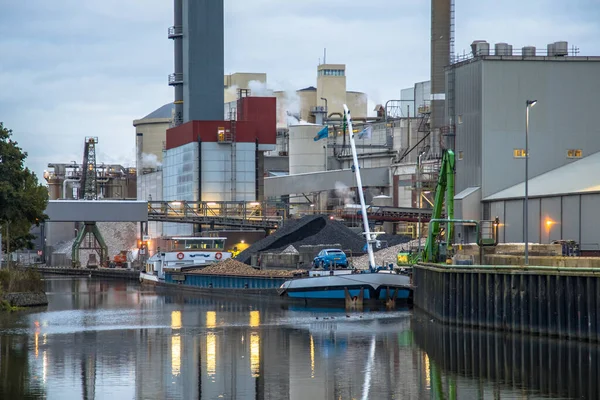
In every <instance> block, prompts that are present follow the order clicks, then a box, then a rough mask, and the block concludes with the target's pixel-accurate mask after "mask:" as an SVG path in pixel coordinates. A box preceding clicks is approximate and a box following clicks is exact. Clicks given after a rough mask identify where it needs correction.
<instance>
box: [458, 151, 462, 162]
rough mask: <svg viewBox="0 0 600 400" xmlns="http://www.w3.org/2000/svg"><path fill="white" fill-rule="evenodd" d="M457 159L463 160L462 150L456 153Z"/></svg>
mask: <svg viewBox="0 0 600 400" xmlns="http://www.w3.org/2000/svg"><path fill="white" fill-rule="evenodd" d="M458 159H459V160H462V159H463V152H462V150H460V151H459V152H458Z"/></svg>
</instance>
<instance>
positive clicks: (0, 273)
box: [0, 268, 48, 311]
mask: <svg viewBox="0 0 600 400" xmlns="http://www.w3.org/2000/svg"><path fill="white" fill-rule="evenodd" d="M45 305H48V298H47V297H46V293H45V292H44V282H43V281H42V276H41V275H40V274H39V273H38V272H37V271H35V270H32V269H17V268H10V269H2V270H0V311H13V310H15V309H17V308H20V307H35V306H45Z"/></svg>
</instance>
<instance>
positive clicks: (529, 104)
mask: <svg viewBox="0 0 600 400" xmlns="http://www.w3.org/2000/svg"><path fill="white" fill-rule="evenodd" d="M536 103H537V100H527V102H526V107H525V204H524V206H523V212H524V214H525V216H524V218H523V220H524V227H525V232H524V235H523V236H524V239H525V265H529V218H528V216H529V210H528V205H529V109H530V108H531V107H533V106H535V104H536Z"/></svg>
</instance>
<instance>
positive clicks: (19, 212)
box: [0, 122, 48, 250]
mask: <svg viewBox="0 0 600 400" xmlns="http://www.w3.org/2000/svg"><path fill="white" fill-rule="evenodd" d="M11 137H12V131H11V130H9V129H7V128H5V127H4V124H3V123H2V122H0V226H1V227H2V233H3V235H2V247H3V249H6V244H7V243H6V240H7V237H6V227H7V226H8V227H9V232H10V235H9V236H10V243H9V244H10V250H18V249H23V248H33V243H32V242H31V241H32V240H33V239H34V236H33V235H31V234H30V231H31V227H32V226H33V225H37V226H39V224H40V223H43V222H44V221H45V220H46V219H47V218H48V216H47V215H46V214H44V210H46V206H47V204H48V190H47V189H46V188H45V187H44V186H42V185H41V184H39V182H38V180H37V177H36V175H35V173H33V171H31V170H30V169H29V168H27V167H25V159H26V158H27V153H26V152H24V151H23V150H22V149H21V148H20V147H19V146H18V143H17V142H15V141H14V140H12V139H11Z"/></svg>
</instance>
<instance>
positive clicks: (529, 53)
mask: <svg viewBox="0 0 600 400" xmlns="http://www.w3.org/2000/svg"><path fill="white" fill-rule="evenodd" d="M523 56H524V57H535V46H525V47H523Z"/></svg>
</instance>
